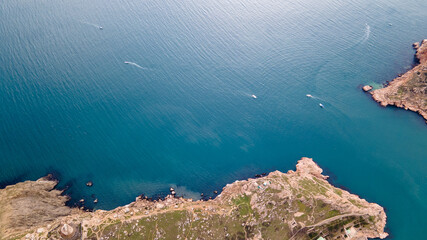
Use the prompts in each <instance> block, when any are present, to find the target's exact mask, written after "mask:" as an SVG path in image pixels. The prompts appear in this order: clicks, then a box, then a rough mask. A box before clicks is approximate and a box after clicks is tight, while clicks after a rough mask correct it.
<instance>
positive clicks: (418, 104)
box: [371, 39, 427, 122]
mask: <svg viewBox="0 0 427 240" xmlns="http://www.w3.org/2000/svg"><path fill="white" fill-rule="evenodd" d="M413 46H414V48H415V49H416V50H417V51H416V54H415V57H416V59H417V60H418V61H419V64H418V65H417V66H415V67H414V68H412V69H411V70H409V71H408V72H406V73H405V74H403V75H401V76H399V77H397V78H395V79H394V80H393V81H391V82H390V84H389V85H388V86H387V87H385V88H382V89H377V90H374V91H372V92H371V94H372V97H373V98H374V99H375V101H377V102H379V103H380V104H381V106H384V107H385V106H387V105H394V106H396V107H399V108H404V109H406V110H411V111H414V112H417V113H419V114H420V115H421V116H423V117H424V119H425V120H426V122H427V39H424V40H423V41H422V42H421V44H420V43H414V44H413Z"/></svg>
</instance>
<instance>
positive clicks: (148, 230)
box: [0, 158, 387, 239]
mask: <svg viewBox="0 0 427 240" xmlns="http://www.w3.org/2000/svg"><path fill="white" fill-rule="evenodd" d="M326 179H327V176H324V175H323V174H322V169H321V168H320V167H319V166H318V165H317V164H316V163H314V162H313V161H312V159H310V158H302V159H301V160H299V161H298V164H297V167H296V171H288V173H282V172H279V171H275V172H272V173H270V174H268V175H266V176H264V177H260V178H255V179H248V180H245V181H236V182H234V183H232V184H228V185H227V186H225V187H224V189H223V191H222V192H221V193H220V194H219V195H218V196H217V198H215V199H213V200H209V201H200V200H199V201H192V200H191V199H184V198H176V197H174V196H172V195H169V196H167V197H166V198H165V199H163V200H157V201H149V200H147V199H145V198H143V197H138V198H137V199H136V201H135V202H132V203H130V204H129V205H126V206H123V207H118V208H116V209H114V210H111V211H104V210H97V211H95V212H84V211H81V210H78V209H70V208H68V207H65V206H64V203H65V200H66V199H65V197H63V196H61V195H60V191H57V190H52V188H53V187H54V186H55V185H56V182H52V181H46V180H38V181H35V182H31V181H27V182H24V183H19V184H16V185H12V186H9V187H7V188H6V189H2V190H0V196H2V198H1V199H2V201H1V202H0V210H1V211H0V221H1V222H0V226H5V227H3V228H2V229H1V232H0V233H1V237H2V239H11V238H18V239H318V238H320V237H324V238H326V239H344V237H345V238H346V239H367V238H385V237H386V236H387V233H385V232H384V227H385V224H386V215H385V212H384V209H383V208H382V207H381V206H379V205H377V204H375V203H368V202H367V201H366V200H364V199H360V198H359V197H358V196H356V195H353V194H350V193H349V192H347V191H345V190H342V189H339V188H336V187H334V186H332V185H331V184H329V183H328V182H327V181H326ZM17 199H18V201H19V202H20V204H19V206H21V207H22V209H21V208H16V207H9V206H11V205H13V204H14V202H15V201H16V200H17ZM19 199H20V200H19ZM25 199H27V200H28V199H31V203H30V202H28V201H27V200H25ZM28 207H31V208H34V209H38V210H37V211H33V210H25V209H28ZM36 212H43V217H41V218H39V217H38V215H37V214H36ZM12 215H15V218H14V221H10V220H8V218H9V217H10V216H12ZM5 224H6V225H5Z"/></svg>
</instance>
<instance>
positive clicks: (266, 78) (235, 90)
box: [0, 0, 427, 239]
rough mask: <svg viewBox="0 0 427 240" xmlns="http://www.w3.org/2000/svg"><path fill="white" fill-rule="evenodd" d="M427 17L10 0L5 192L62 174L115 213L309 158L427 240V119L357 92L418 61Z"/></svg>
mask: <svg viewBox="0 0 427 240" xmlns="http://www.w3.org/2000/svg"><path fill="white" fill-rule="evenodd" d="M320 2H321V3H320ZM425 9H427V2H426V1H421V0H418V1H417V0H410V1H405V2H404V3H403V1H398V0H391V1H390V0H389V1H385V0H380V1H367V0H351V1H344V2H343V1H315V0H299V1H275V0H266V1H241V0H236V1H222V0H221V1H211V0H208V1H187V0H185V1H177V0H165V1H159V0H147V1H136V0H130V1H122V0H112V1H108V3H107V2H105V1H100V0H94V1H90V2H87V1H78V0H69V1H55V2H53V1H22V0H14V1H12V0H6V1H3V2H2V4H0V43H1V44H0V99H1V105H0V166H1V167H0V183H7V182H11V181H12V182H13V181H20V180H27V179H31V180H35V179H37V178H39V177H41V176H43V175H45V174H47V173H49V172H55V173H56V175H57V176H58V177H59V178H60V180H61V182H60V185H59V187H65V186H69V189H68V190H67V194H70V195H71V196H72V198H73V201H74V202H76V201H78V200H79V199H80V198H86V200H87V201H89V202H90V200H91V199H92V197H91V195H92V194H94V195H95V197H96V198H98V199H99V203H98V204H97V205H96V206H95V207H96V208H101V209H111V208H114V207H117V206H119V205H124V204H127V203H129V202H131V201H133V200H134V199H135V197H136V196H138V195H140V194H142V193H144V194H145V195H148V196H154V195H156V194H165V193H168V191H169V187H170V186H177V192H178V193H179V194H184V195H185V196H187V197H193V198H196V197H199V196H200V193H202V192H203V193H205V195H207V196H214V194H213V191H214V190H220V189H221V188H222V187H223V186H225V184H227V183H231V182H233V181H235V180H238V179H245V178H248V177H253V176H254V175H255V174H259V173H262V172H269V171H273V170H281V171H287V170H289V169H294V168H295V164H296V161H297V160H298V159H299V158H301V157H303V156H307V157H312V158H314V160H315V161H316V162H317V163H319V165H320V166H321V167H322V168H324V169H325V170H327V171H328V172H330V173H332V174H333V175H334V177H333V179H332V180H331V181H332V182H333V183H334V184H335V185H338V186H345V187H346V188H348V189H349V190H350V191H351V192H352V193H355V194H358V195H360V196H361V197H362V198H365V199H367V200H368V201H370V202H376V203H378V204H380V205H382V206H383V207H385V208H386V210H387V215H388V224H387V227H388V228H389V231H388V232H389V233H391V235H392V237H393V239H423V237H424V236H425V233H423V230H424V227H425V226H426V225H427V220H426V219H425V216H426V214H427V207H426V205H425V203H426V202H427V179H426V173H427V164H426V161H427V125H426V124H425V122H424V120H423V119H422V118H421V117H420V116H418V115H417V114H415V113H412V112H408V111H404V110H402V109H397V108H393V107H388V108H382V107H379V106H378V104H377V103H375V102H373V100H372V99H371V98H370V96H368V95H367V94H365V93H363V92H362V91H361V86H362V85H363V84H367V83H377V84H381V83H383V82H385V81H387V80H391V79H393V78H394V77H396V76H397V74H398V73H401V72H404V71H405V70H407V67H408V66H411V64H413V54H414V51H413V49H412V48H411V44H412V43H413V42H415V41H420V40H421V39H423V38H427V35H426V34H427V25H426V24H425V23H426V22H427V13H426V11H425ZM100 27H102V30H101V29H100ZM124 62H129V63H134V64H125V63H124ZM252 94H254V95H256V96H257V98H256V99H253V98H252V97H251V95H252ZM306 94H311V95H313V98H308V97H306ZM319 103H321V104H323V105H324V108H320V107H319ZM89 180H91V181H93V182H94V185H93V187H91V188H89V187H86V186H85V183H86V182H87V181H89Z"/></svg>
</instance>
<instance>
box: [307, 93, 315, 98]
mask: <svg viewBox="0 0 427 240" xmlns="http://www.w3.org/2000/svg"><path fill="white" fill-rule="evenodd" d="M305 96H307V97H309V98H313V96H312V95H311V94H307V95H305Z"/></svg>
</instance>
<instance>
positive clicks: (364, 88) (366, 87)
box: [362, 85, 373, 92]
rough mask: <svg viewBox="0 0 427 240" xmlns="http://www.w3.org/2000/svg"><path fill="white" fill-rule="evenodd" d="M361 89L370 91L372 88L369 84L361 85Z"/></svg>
mask: <svg viewBox="0 0 427 240" xmlns="http://www.w3.org/2000/svg"><path fill="white" fill-rule="evenodd" d="M362 89H363V91H365V92H369V91H371V90H372V89H373V87H372V86H370V85H366V86H363V88H362Z"/></svg>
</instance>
